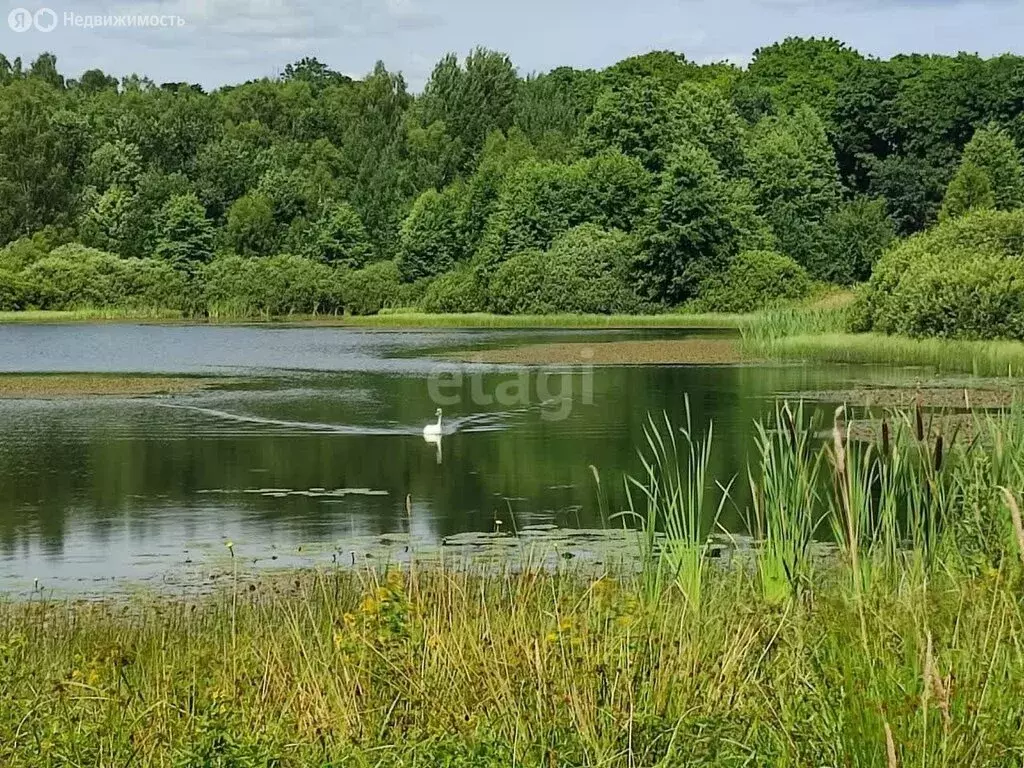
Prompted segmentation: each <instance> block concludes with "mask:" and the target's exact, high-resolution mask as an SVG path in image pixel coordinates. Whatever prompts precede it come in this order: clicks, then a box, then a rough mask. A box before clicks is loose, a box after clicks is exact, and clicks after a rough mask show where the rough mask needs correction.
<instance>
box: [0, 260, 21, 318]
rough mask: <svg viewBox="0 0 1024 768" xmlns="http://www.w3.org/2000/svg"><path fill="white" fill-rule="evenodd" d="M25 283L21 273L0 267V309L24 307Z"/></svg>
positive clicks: (6, 310) (7, 309)
mask: <svg viewBox="0 0 1024 768" xmlns="http://www.w3.org/2000/svg"><path fill="white" fill-rule="evenodd" d="M25 299H26V296H25V285H24V281H23V280H22V278H21V275H20V274H18V273H17V272H12V271H11V270H9V269H3V268H2V267H0V311H2V312H9V311H12V310H17V309H25Z"/></svg>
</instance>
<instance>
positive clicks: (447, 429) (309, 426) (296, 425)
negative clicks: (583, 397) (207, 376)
mask: <svg viewBox="0 0 1024 768" xmlns="http://www.w3.org/2000/svg"><path fill="white" fill-rule="evenodd" d="M159 405H160V407H162V408H173V409H175V410H182V411H191V412H193V413H200V414H203V415H204V416H210V417H212V418H216V419H221V420H223V421H232V422H236V423H243V424H257V425H262V426H270V427H284V428H287V429H298V430H302V431H305V432H314V433H318V434H338V435H370V436H373V435H419V434H421V432H422V429H423V428H422V427H414V426H393V427H390V426H369V425H365V426H364V425H354V424H326V423H323V422H316V421H290V420H286V419H273V418H269V417H266V416H251V415H248V414H244V413H231V412H230V411H222V410H219V409H217V408H203V407H201V406H198V405H180V404H176V403H175V404H172V403H160V404H159ZM505 415H506V414H502V413H484V414H475V415H473V416H463V417H456V418H452V419H447V420H446V421H445V424H444V434H445V435H451V434H454V433H455V432H494V431H498V430H501V429H504V428H505V419H504V417H505Z"/></svg>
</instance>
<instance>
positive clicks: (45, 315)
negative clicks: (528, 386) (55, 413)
mask: <svg viewBox="0 0 1024 768" xmlns="http://www.w3.org/2000/svg"><path fill="white" fill-rule="evenodd" d="M747 319H749V316H747V315H729V314H715V313H705V314H685V313H665V314H658V315H493V314H488V313H473V314H427V313H420V312H384V313H381V314H379V315H364V316H359V315H287V316H275V317H268V318H259V317H252V318H245V317H225V318H220V319H203V320H196V319H191V318H185V317H183V316H182V314H181V313H180V312H178V311H175V310H153V311H141V312H139V311H121V310H91V309H84V310H73V311H65V312H58V311H28V312H0V325H3V324H17V323H93V322H101V321H107V322H126V323H136V322H179V323H182V324H186V325H263V324H268V325H285V326H287V325H303V326H305V325H311V326H325V327H339V328H348V327H351V328H382V329H389V328H395V329H406V328H408V329H411V330H416V329H419V328H682V329H686V328H694V329H700V328H709V329H736V328H739V327H740V324H741V323H743V322H744V321H745V320H747Z"/></svg>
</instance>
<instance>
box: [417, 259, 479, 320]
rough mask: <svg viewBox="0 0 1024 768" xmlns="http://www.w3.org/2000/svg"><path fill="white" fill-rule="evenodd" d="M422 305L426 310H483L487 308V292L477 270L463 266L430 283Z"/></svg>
mask: <svg viewBox="0 0 1024 768" xmlns="http://www.w3.org/2000/svg"><path fill="white" fill-rule="evenodd" d="M420 306H421V307H422V308H423V311H424V312H456V313H457V312H482V311H484V310H485V309H486V308H487V292H486V291H485V290H484V286H483V285H481V283H480V280H479V279H478V277H477V274H476V272H475V271H474V270H472V269H470V268H468V267H463V268H462V269H458V270H456V271H454V272H448V273H447V274H444V275H441V276H440V277H439V278H437V279H436V280H434V281H433V282H432V283H430V285H429V286H428V287H427V292H426V294H424V296H423V299H422V301H421V303H420Z"/></svg>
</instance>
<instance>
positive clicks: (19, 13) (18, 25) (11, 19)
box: [7, 8, 57, 32]
mask: <svg viewBox="0 0 1024 768" xmlns="http://www.w3.org/2000/svg"><path fill="white" fill-rule="evenodd" d="M50 13H53V11H50ZM56 18H57V14H54V21H55V22H56ZM7 24H8V26H9V27H10V28H11V29H13V30H14V31H15V32H28V31H29V30H30V29H32V12H31V11H29V10H28V9H26V8H15V9H14V10H12V11H11V12H10V13H9V14H7ZM51 29H52V27H51Z"/></svg>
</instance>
